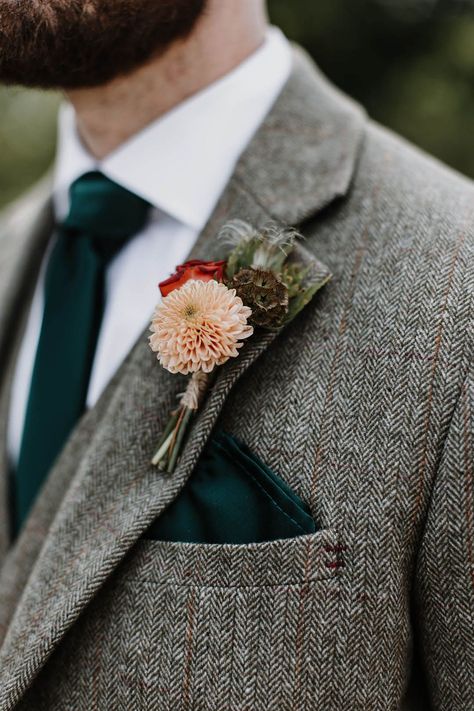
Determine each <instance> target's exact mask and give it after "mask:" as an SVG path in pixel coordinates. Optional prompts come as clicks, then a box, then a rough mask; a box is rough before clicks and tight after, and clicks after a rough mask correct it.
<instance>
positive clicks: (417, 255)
mask: <svg viewBox="0 0 474 711" xmlns="http://www.w3.org/2000/svg"><path fill="white" fill-rule="evenodd" d="M473 198H474V191H473V187H472V184H471V183H469V181H467V180H466V179H464V178H462V177H461V176H459V175H457V174H456V173H454V172H452V171H450V170H448V169H447V168H445V167H443V166H442V165H440V164H439V163H437V162H436V161H434V160H432V159H430V158H428V157H426V156H425V155H423V154H422V153H420V152H419V151H417V150H416V149H414V148H413V147H411V146H409V145H407V144H406V143H404V142H403V141H402V140H400V139H398V138H396V137H395V136H393V135H391V134H390V133H389V132H387V131H386V130H384V129H382V128H380V127H379V126H377V125H375V124H374V123H372V122H370V121H369V120H368V119H367V117H366V116H365V115H364V112H363V111H362V110H361V108H360V107H359V106H357V105H356V104H354V103H353V102H351V101H350V100H348V99H347V98H345V97H344V96H342V95H341V94H340V93H339V92H338V91H337V90H335V89H334V88H333V87H332V86H330V85H329V84H328V82H327V81H326V80H325V79H324V78H323V77H322V76H321V75H320V73H319V72H318V70H317V69H316V68H315V67H314V66H313V64H312V63H311V62H310V60H308V58H306V57H305V56H304V55H303V53H302V52H301V51H299V50H295V58H294V69H293V72H292V75H291V77H290V79H289V81H288V83H287V85H286V86H285V88H284V90H283V92H282V94H281V95H280V97H279V98H278V100H277V102H276V104H275V106H274V107H273V109H272V110H271V112H270V114H269V115H268V117H267V119H266V120H265V123H264V124H263V126H262V127H261V128H260V130H259V131H258V133H257V135H256V136H255V137H254V139H253V140H252V143H251V144H250V146H249V147H248V149H247V150H246V151H245V152H244V154H243V155H242V157H241V159H240V161H239V163H238V165H237V167H236V169H235V173H234V175H233V177H232V178H231V180H230V182H229V184H228V186H227V188H226V189H225V191H224V193H223V195H222V197H221V199H220V202H219V204H218V205H217V207H216V209H215V212H214V214H213V215H212V217H211V219H210V221H209V223H208V225H207V226H206V228H205V229H204V231H203V233H202V234H201V236H200V238H199V241H198V243H197V245H196V247H195V249H194V250H193V256H200V257H213V256H215V255H216V244H215V235H216V232H217V231H218V229H219V227H220V226H221V225H222V224H223V223H224V222H225V221H226V220H228V219H230V218H235V217H239V218H242V219H245V220H247V221H248V222H251V223H253V224H255V225H259V224H261V223H263V222H267V221H268V220H269V219H273V220H277V221H279V222H281V223H283V224H289V225H296V226H298V227H299V229H300V230H301V232H302V233H303V235H304V236H305V245H306V247H307V248H308V249H309V250H311V251H312V252H313V253H314V255H316V256H317V257H318V258H319V259H321V260H322V261H323V262H324V263H325V264H327V265H328V267H329V268H330V270H331V271H332V272H333V274H334V279H333V281H332V282H331V283H330V284H329V285H328V286H327V287H326V288H325V289H324V290H323V292H321V293H320V295H318V297H317V298H316V299H315V300H314V301H313V302H312V303H311V304H310V305H309V306H308V307H307V308H306V309H305V311H304V312H303V313H302V314H301V315H300V316H299V317H298V318H297V319H296V320H295V321H294V322H293V323H292V324H291V325H290V326H289V327H288V328H287V329H286V330H285V331H284V332H283V333H281V334H279V335H277V336H275V335H274V334H268V333H263V334H259V335H258V336H256V337H255V338H253V339H252V340H251V342H250V341H249V342H248V343H247V345H246V346H245V348H244V349H243V350H242V354H241V356H240V357H239V358H238V359H235V360H233V361H232V362H229V363H227V364H226V365H225V366H223V367H222V368H220V370H219V373H218V376H217V380H216V382H215V385H214V386H213V388H212V391H211V392H210V394H209V396H208V398H207V401H206V403H205V406H204V408H203V410H202V411H201V413H200V415H199V417H198V419H197V421H196V422H195V425H194V427H193V429H192V432H191V434H190V437H189V440H188V442H187V445H186V448H185V451H184V454H183V456H182V458H181V461H180V463H179V466H178V468H177V470H176V471H175V473H174V474H173V475H172V476H164V475H162V474H160V473H159V472H157V471H156V470H155V469H154V468H153V467H151V466H150V453H151V452H152V449H153V446H154V445H155V443H156V440H157V438H158V436H159V434H160V432H161V431H162V428H163V426H164V422H165V419H166V417H167V415H168V412H169V410H170V408H171V407H172V406H173V404H174V402H175V397H176V394H177V393H178V392H179V391H180V390H181V389H182V380H181V379H180V378H179V377H176V376H172V375H170V374H169V373H167V372H166V371H164V370H163V369H161V368H160V367H159V366H158V365H157V362H156V360H155V357H154V355H153V354H152V353H151V351H150V350H149V347H148V345H147V338H146V334H143V337H142V338H140V339H139V341H138V342H137V344H136V346H135V347H134V349H133V350H132V352H131V353H130V354H129V356H128V358H127V360H126V362H125V363H124V364H123V366H122V367H121V369H120V371H119V372H118V373H117V375H116V377H115V378H114V380H113V382H112V383H111V384H110V386H109V387H108V388H107V390H106V392H105V393H104V395H103V396H102V398H101V400H100V401H99V403H98V404H97V406H96V407H95V408H94V409H92V410H91V411H90V412H88V413H87V414H86V415H85V416H84V418H83V419H82V421H81V422H80V423H79V424H78V426H77V428H76V430H75V432H74V433H73V435H72V437H71V439H70V441H69V442H68V444H67V446H66V448H65V450H64V451H63V453H62V455H61V456H60V458H59V460H58V462H57V464H56V465H55V467H54V469H53V470H52V472H51V474H50V477H49V479H48V481H47V483H46V484H45V486H44V488H43V490H42V492H41V493H40V496H39V498H38V500H37V502H36V505H35V507H34V510H33V511H32V514H31V516H30V518H29V520H28V522H27V525H26V528H25V530H24V531H23V533H22V535H21V537H20V538H19V540H18V541H17V542H16V543H15V544H14V545H13V546H10V545H9V541H8V533H7V529H6V527H5V521H6V511H7V498H8V491H7V468H6V454H5V427H6V424H5V423H6V413H7V411H8V402H9V396H10V386H11V380H12V370H13V366H14V362H15V354H16V349H17V348H18V343H19V342H20V339H21V333H22V328H23V324H24V321H25V314H26V313H27V310H28V304H29V301H30V299H31V288H32V284H33V283H34V281H35V275H36V272H37V269H38V264H39V261H40V256H41V254H42V252H43V250H44V246H45V243H46V241H47V239H48V237H49V235H50V233H51V229H52V217H51V209H50V204H49V187H48V185H47V184H45V185H42V186H39V187H38V188H36V189H35V190H34V191H33V193H31V194H30V195H28V196H27V197H25V198H24V199H23V200H21V201H20V202H19V203H18V204H16V205H15V206H13V207H12V208H11V209H10V210H9V211H8V212H7V213H6V214H5V215H4V217H3V222H2V226H1V238H0V359H1V375H2V382H1V392H2V397H1V413H2V415H1V418H0V421H1V427H2V431H1V438H0V439H1V452H0V457H1V465H2V471H1V473H0V474H1V476H0V483H1V491H0V507H1V515H0V524H1V533H0V551H1V558H2V566H1V572H0V638H1V640H2V646H1V649H0V709H1V711H9V710H10V709H18V710H21V711H66V710H71V711H86V710H87V711H92V710H100V711H105V710H107V711H109V710H117V711H121V710H124V711H125V710H127V711H134V710H135V709H137V710H140V711H142V710H145V709H146V710H147V711H191V710H193V711H269V710H271V711H359V710H360V711H389V710H393V711H395V710H398V709H405V710H410V711H415V710H417V711H418V710H419V709H437V710H438V709H439V710H443V711H470V710H471V711H472V710H474V471H473V451H474V436H473V434H474V375H473V371H472V353H473V315H474V300H473V297H474V259H473V257H474V254H473V249H474V230H473V211H474V210H473V208H474V200H473ZM140 318H142V315H141V316H140ZM217 426H218V427H224V428H225V429H226V430H228V431H230V432H232V433H233V434H235V435H236V436H238V437H239V438H241V439H242V440H244V441H245V442H246V443H247V444H248V445H249V446H250V447H251V448H252V449H253V450H254V451H255V452H256V453H257V454H258V455H259V456H260V457H261V458H262V459H263V460H265V461H266V462H267V463H268V464H269V465H270V466H271V467H272V468H273V469H274V470H275V471H277V472H278V473H279V474H280V475H281V476H282V477H283V478H284V479H285V480H286V481H287V482H288V484H289V485H290V486H291V487H293V489H294V490H295V491H296V492H297V493H298V494H299V495H300V496H301V497H302V498H303V499H304V500H305V501H306V502H308V504H309V505H310V507H311V510H312V512H313V515H314V517H315V519H316V521H317V522H318V525H319V530H318V531H317V532H316V533H314V534H311V535H306V536H302V537H299V538H294V539H287V540H279V541H272V542H269V543H259V544H253V545H252V544H251V545H214V544H213V545H202V544H189V543H186V544H182V543H163V542H160V541H156V540H149V539H147V538H146V535H144V534H146V530H147V528H148V526H149V525H150V524H151V523H152V521H153V520H154V519H155V518H156V517H157V516H159V515H160V513H161V512H162V511H163V510H164V509H165V508H166V507H167V506H168V505H169V504H170V502H171V501H173V499H174V498H175V497H176V496H178V495H179V492H180V490H181V489H182V487H183V485H184V483H185V482H186V480H187V478H188V477H189V476H190V475H191V473H192V471H193V467H194V465H195V464H196V461H197V459H198V457H199V455H200V453H201V451H202V449H203V447H204V446H205V444H206V441H207V440H208V438H209V436H210V434H211V432H212V431H213V429H214V428H215V427H217Z"/></svg>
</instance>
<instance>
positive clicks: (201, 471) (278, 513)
mask: <svg viewBox="0 0 474 711" xmlns="http://www.w3.org/2000/svg"><path fill="white" fill-rule="evenodd" d="M315 531H316V525H315V522H314V520H313V518H312V517H311V513H310V510H309V507H308V506H307V505H306V504H305V503H304V501H302V499H300V497H299V496H298V495H297V494H295V492H294V491H292V489H291V488H290V487H289V486H288V485H287V484H286V482H284V481H283V479H281V477H279V476H278V475H277V474H276V473H275V472H273V471H272V470H271V469H270V468H269V467H267V465H266V464H265V463H264V462H262V461H261V460H260V459H259V458H258V457H257V456H256V455H255V454H254V453H253V452H252V451H251V450H250V449H249V448H248V447H247V446H246V445H244V444H243V443H242V442H239V441H238V440H237V439H236V438H235V437H233V436H232V435H229V434H227V433H224V432H221V433H218V434H217V435H216V436H215V437H213V438H212V439H211V440H210V441H209V443H208V445H207V447H206V448H205V450H204V452H203V453H202V455H201V457H200V459H199V462H198V464H197V466H196V469H195V470H194V472H193V473H192V475H191V477H190V478H189V480H188V481H187V483H186V484H185V486H184V487H183V490H182V491H181V492H180V494H179V495H178V497H177V498H176V499H175V500H174V501H173V502H172V503H171V504H170V506H169V507H168V508H167V509H166V510H165V511H164V512H163V514H162V515H161V516H160V517H159V518H157V519H156V521H155V522H154V523H153V524H152V526H151V527H150V528H149V529H148V531H147V533H146V535H145V537H146V538H148V539H153V540H160V541H175V542H182V543H185V542H188V543H240V544H245V543H259V542H264V541H271V540H277V539H279V538H293V537H295V536H301V535H304V534H308V533H314V532H315Z"/></svg>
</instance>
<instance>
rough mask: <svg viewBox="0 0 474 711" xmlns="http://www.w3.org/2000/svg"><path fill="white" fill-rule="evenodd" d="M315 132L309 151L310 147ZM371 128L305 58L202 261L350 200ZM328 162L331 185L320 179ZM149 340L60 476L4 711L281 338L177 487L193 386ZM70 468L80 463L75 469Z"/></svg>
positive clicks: (14, 636) (230, 191)
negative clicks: (232, 222)
mask: <svg viewBox="0 0 474 711" xmlns="http://www.w3.org/2000/svg"><path fill="white" fill-rule="evenodd" d="M308 92H309V95H310V96H312V103H313V104H314V105H313V106H312V107H309V106H308V101H309V98H308V97H307V93H308ZM324 105H326V112H325V111H324V110H323V108H322V106H324ZM337 105H339V118H338V122H336V123H335V124H334V125H332V131H333V133H332V134H331V135H332V138H331V139H330V140H332V141H333V142H335V144H334V145H337V146H338V149H337V156H336V158H334V160H333V158H332V152H331V151H330V150H329V151H328V149H327V146H326V145H325V143H326V141H327V140H329V139H328V137H327V135H325V132H324V126H326V127H327V125H328V124H330V123H331V121H332V118H333V117H335V116H336V115H338V111H337ZM310 108H311V110H310ZM341 114H342V115H343V116H341ZM304 121H306V122H307V126H306V129H305V133H306V139H305V140H303V139H302V136H301V132H302V122H304ZM337 125H339V126H341V127H343V128H341V134H340V142H341V143H342V144H343V145H342V146H339V144H338V143H337V141H336V138H335V136H334V131H336V127H337ZM361 128H362V119H361V113H360V111H359V110H357V109H356V108H354V107H352V106H350V107H349V106H348V105H347V104H346V103H345V102H343V101H342V100H341V99H337V100H336V98H334V96H333V95H332V93H331V91H329V90H328V88H327V85H326V84H325V83H324V82H323V80H322V79H321V78H320V77H319V76H317V75H316V76H315V74H314V69H313V67H312V65H311V64H310V63H309V62H308V60H306V59H304V58H301V56H298V57H296V59H295V68H294V71H293V74H292V76H291V78H290V80H289V82H288V84H287V86H286V88H285V89H284V90H283V93H282V95H281V96H280V98H279V100H278V101H277V103H276V105H275V107H274V108H273V110H272V111H271V113H270V115H269V117H268V118H267V120H266V121H265V123H264V124H263V126H262V127H261V129H260V130H259V132H258V133H257V135H256V136H255V138H254V139H253V141H252V142H251V144H250V146H249V147H248V149H247V150H246V151H245V152H244V154H243V156H242V158H241V160H240V162H239V164H238V165H237V167H236V170H235V173H234V176H233V178H232V179H231V181H230V183H229V185H228V187H227V189H226V190H225V192H224V194H223V196H222V198H221V200H220V201H219V204H218V206H217V208H216V210H215V211H214V214H213V216H212V217H211V219H210V221H209V223H208V225H207V226H206V228H205V230H204V232H203V233H202V235H201V236H200V238H199V240H198V243H197V245H196V247H195V249H194V250H193V253H192V255H191V256H193V257H200V258H209V257H216V256H218V255H216V244H215V241H214V237H215V234H216V233H217V231H218V229H219V227H220V226H221V225H222V224H223V223H224V222H225V221H227V220H229V219H232V218H236V217H238V218H242V219H245V220H246V221H248V222H250V223H252V224H254V225H256V226H258V225H261V224H262V223H264V222H267V221H268V220H269V219H271V218H272V219H277V220H279V221H282V222H285V223H290V224H295V223H297V222H298V221H299V220H300V219H304V218H305V217H308V216H309V215H310V214H312V213H314V212H316V211H317V210H318V209H320V208H321V207H323V206H325V205H326V204H328V202H330V200H331V199H334V198H335V197H337V196H339V195H341V194H343V192H344V190H345V189H347V185H348V184H349V180H350V176H351V175H352V170H353V165H354V161H355V158H356V153H357V147H358V144H359V140H360V135H361ZM283 130H284V132H285V137H284V138H283V137H282V135H280V131H283ZM336 132H337V131H336ZM304 145H306V149H305V148H304ZM318 145H319V149H318ZM308 151H309V153H308V154H307V152H308ZM322 157H323V158H324V167H325V177H324V180H323V181H321V180H320V178H319V177H318V170H320V169H321V166H322V163H321V160H322V159H323V158H322ZM281 163H284V166H282V165H281ZM283 175H284V182H282V181H283ZM321 183H324V184H325V187H324V189H322V188H321V187H320V186H321ZM344 186H345V187H344ZM310 206H311V207H310ZM146 336H147V334H143V336H142V337H141V338H140V340H139V342H138V343H137V345H136V347H135V348H134V350H133V351H132V353H131V354H130V356H129V358H128V359H127V361H126V363H125V364H124V365H123V366H122V368H121V371H120V373H119V374H118V376H117V378H116V379H115V381H114V384H113V386H111V387H109V388H108V389H107V391H106V393H105V394H104V396H103V398H104V400H103V399H102V398H101V400H100V401H99V409H100V408H102V409H103V414H102V416H101V417H100V418H98V422H97V423H95V424H96V427H95V431H94V432H91V431H90V428H89V429H87V428H86V429H85V432H84V433H83V434H80V435H79V439H81V440H82V439H84V440H86V441H80V442H79V443H78V446H77V447H76V449H75V450H73V451H71V449H70V448H69V447H68V448H67V449H66V450H65V453H64V455H63V457H61V458H60V460H59V461H58V463H57V466H56V468H55V472H56V473H60V472H61V470H62V469H64V470H67V469H71V466H72V468H74V467H77V471H76V472H75V474H74V477H73V479H72V482H71V485H70V487H69V490H68V491H67V493H66V495H65V497H64V499H63V502H62V505H61V507H60V509H59V511H58V513H57V515H56V517H55V519H54V521H53V524H52V526H51V529H50V531H49V533H48V535H47V537H46V540H45V542H44V545H43V548H42V550H41V552H40V554H39V556H38V559H37V561H36V563H35V566H34V568H33V570H32V573H31V576H30V579H29V581H28V583H27V585H26V587H25V590H24V593H23V596H22V598H21V600H20V602H19V604H18V607H17V610H16V613H15V615H14V617H13V619H12V622H11V625H10V627H9V629H8V631H7V634H6V637H5V640H4V644H3V647H2V649H1V651H0V708H2V709H5V711H8V710H9V709H12V708H14V706H15V705H16V703H17V702H18V700H19V699H20V698H21V696H22V695H23V693H24V691H25V690H26V689H27V688H28V687H29V686H30V684H31V682H32V680H33V679H34V677H35V676H36V675H37V674H38V672H39V671H40V669H41V668H42V666H43V665H44V664H45V662H46V660H47V659H48V657H49V656H50V654H51V653H52V651H53V649H54V648H55V647H56V646H57V644H58V643H59V642H60V640H61V638H62V637H63V635H64V634H65V633H66V632H67V630H68V629H69V628H70V627H71V625H72V624H73V623H74V621H75V620H76V619H77V617H78V615H79V614H80V613H81V611H82V610H83V609H84V607H85V606H86V605H87V604H88V602H89V601H90V600H91V599H92V597H93V596H94V595H95V594H96V593H97V591H98V590H99V589H100V587H101V585H102V584H103V583H104V581H105V580H106V579H107V577H108V576H109V575H110V574H111V573H112V571H113V570H114V569H115V568H116V566H117V565H118V564H119V563H120V561H121V560H122V559H123V558H124V556H125V555H126V553H127V552H128V551H129V550H130V548H131V547H132V546H133V545H134V543H135V542H136V541H137V540H138V538H139V537H140V536H141V535H142V534H143V533H144V532H145V531H146V529H147V528H148V526H149V525H150V524H151V523H152V522H153V520H154V519H155V518H156V517H157V516H159V515H160V513H161V512H162V511H163V510H164V508H165V507H166V506H168V505H169V504H170V503H171V501H173V499H174V498H175V497H176V496H177V495H178V493H179V491H180V490H181V489H182V487H183V485H184V484H185V482H186V480H187V478H188V477H189V475H190V474H191V472H192V470H193V468H194V465H195V464H196V462H197V460H198V458H199V455H200V453H201V451H202V449H203V447H204V445H205V443H206V441H207V439H208V437H209V435H210V433H211V431H212V428H213V426H214V424H215V423H216V420H217V418H218V416H219V413H220V411H221V409H222V407H223V405H224V403H225V400H226V398H227V396H228V394H229V392H230V390H231V389H232V387H233V386H234V385H235V384H236V382H237V381H238V379H239V378H240V377H241V376H242V374H243V373H244V372H245V371H246V370H247V369H248V368H249V367H250V366H251V365H252V364H253V363H254V362H255V361H256V360H257V358H258V357H259V356H260V355H261V354H262V353H263V352H264V351H265V350H266V349H267V348H268V347H269V346H270V344H271V343H272V342H273V340H274V339H275V338H276V337H277V334H276V333H275V332H273V333H271V332H260V333H259V334H258V336H255V337H254V338H252V339H251V340H250V341H249V342H248V343H247V344H246V345H245V347H244V348H243V349H242V352H241V355H240V356H239V358H237V359H235V360H232V361H229V362H228V363H227V364H225V365H224V366H222V367H221V368H220V369H219V372H218V375H217V379H216V381H215V384H214V386H213V387H212V388H211V390H210V392H209V394H208V397H207V400H206V403H205V405H204V407H203V409H202V411H201V412H200V413H199V415H198V416H197V418H196V421H195V423H194V426H193V427H192V429H191V432H190V435H189V439H188V442H187V445H186V447H185V448H184V451H183V454H182V456H181V459H180V461H179V463H178V466H177V468H176V470H175V472H174V474H173V475H172V476H168V475H163V474H162V473H160V472H158V471H157V470H156V469H155V468H154V467H152V466H151V464H150V455H151V453H152V451H153V448H154V446H155V444H156V441H157V439H158V437H159V435H160V432H161V431H162V429H163V427H164V426H165V423H166V419H167V417H168V414H169V411H170V409H171V408H172V407H173V406H174V405H175V402H176V396H177V394H178V393H179V392H180V391H182V390H183V380H182V379H181V378H180V377H178V376H173V375H171V374H169V373H168V372H167V371H165V370H164V369H162V368H160V367H159V366H158V364H157V362H156V358H155V356H154V354H153V353H152V352H151V351H150V349H149V347H148V343H147V337H146ZM101 403H105V404H102V405H101ZM71 456H76V457H77V462H73V463H71V461H70V457H71ZM55 472H53V476H54V475H55Z"/></svg>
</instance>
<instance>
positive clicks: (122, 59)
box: [0, 0, 206, 89]
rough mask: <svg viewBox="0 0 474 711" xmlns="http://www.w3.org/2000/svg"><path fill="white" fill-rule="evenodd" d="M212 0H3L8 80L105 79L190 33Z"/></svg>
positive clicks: (52, 84)
mask: <svg viewBox="0 0 474 711" xmlns="http://www.w3.org/2000/svg"><path fill="white" fill-rule="evenodd" d="M205 4H206V0H0V82H4V83H6V84H24V85H25V86H34V87H42V88H45V89H46V88H48V89H49V88H65V89H72V88H79V87H87V86H98V85H100V84H104V83H106V82H108V81H110V80H111V79H113V78H114V77H117V76H119V75H120V74H127V73H128V72H130V71H131V70H133V69H134V68H136V67H138V66H139V65H140V64H143V63H144V62H145V61H146V60H147V59H149V58H150V57H152V56H154V55H155V54H159V53H161V52H163V51H164V50H165V49H166V48H167V47H168V46H169V45H170V44H172V43H173V42H174V41H175V40H177V39H181V38H185V37H186V36H187V35H188V34H189V33H190V32H191V30H192V29H193V27H194V25H195V23H196V21H197V20H198V18H199V17H200V16H201V15H202V13H203V10H204V7H205Z"/></svg>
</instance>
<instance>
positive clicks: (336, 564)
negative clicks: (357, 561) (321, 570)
mask: <svg viewBox="0 0 474 711" xmlns="http://www.w3.org/2000/svg"><path fill="white" fill-rule="evenodd" d="M325 566H326V567H327V568H331V569H335V570H337V569H338V568H344V566H345V563H344V561H342V560H327V561H326V563H325Z"/></svg>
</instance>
